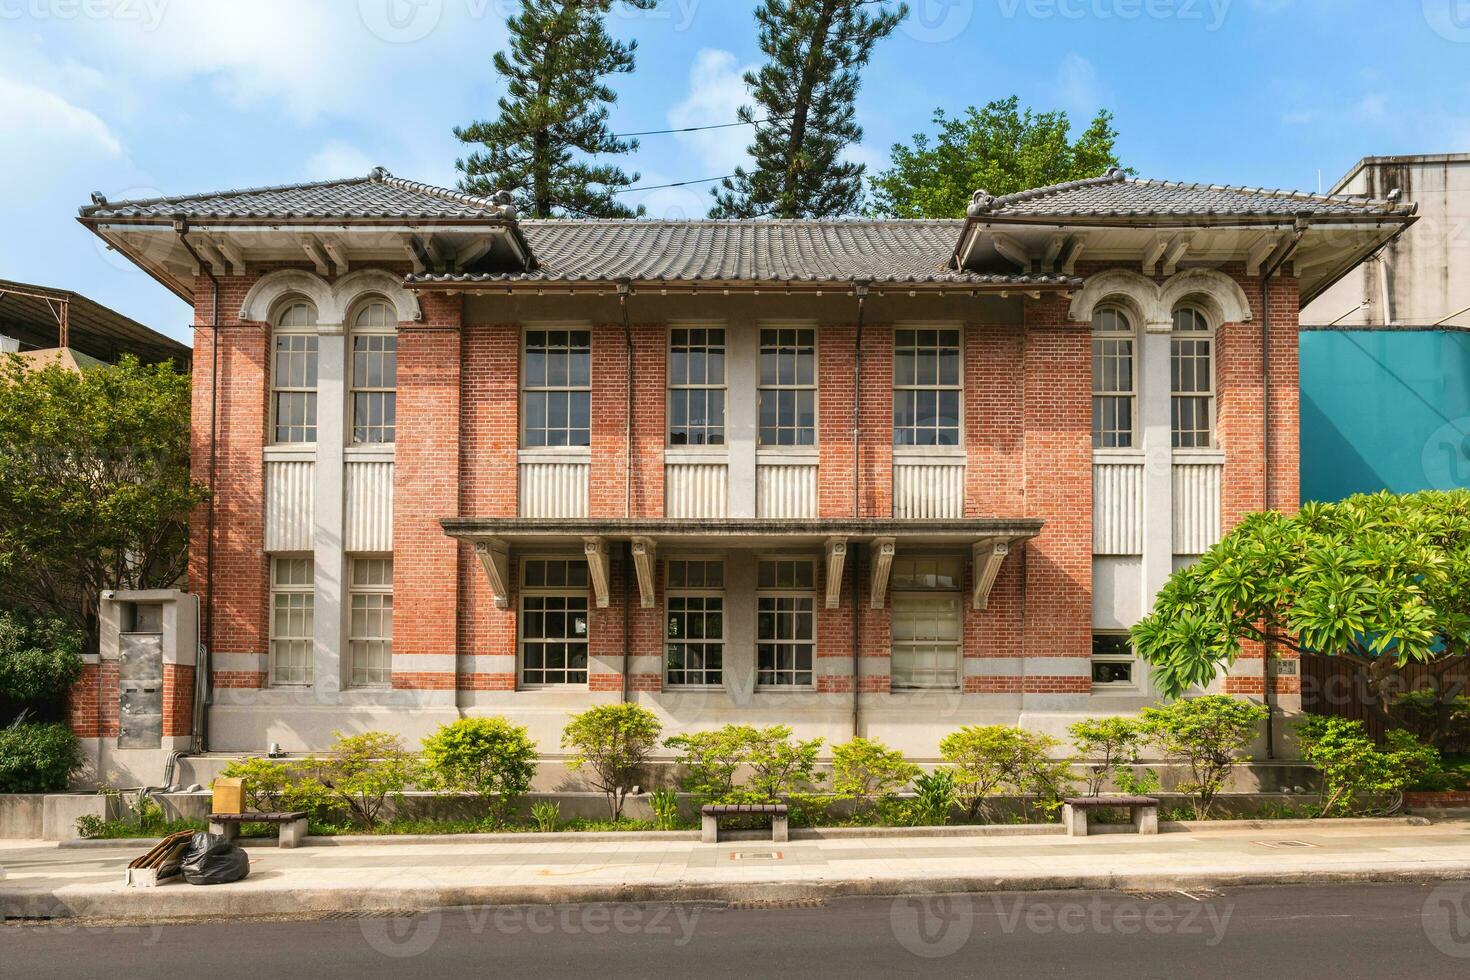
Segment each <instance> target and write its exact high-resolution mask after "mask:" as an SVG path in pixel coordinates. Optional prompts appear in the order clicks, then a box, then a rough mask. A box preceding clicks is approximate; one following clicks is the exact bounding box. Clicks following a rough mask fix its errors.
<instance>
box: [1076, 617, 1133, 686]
mask: <svg viewBox="0 0 1470 980" xmlns="http://www.w3.org/2000/svg"><path fill="white" fill-rule="evenodd" d="M1104 636H1107V637H1121V638H1122V639H1123V640H1125V641H1127V642H1128V651H1129V652H1128V653H1126V654H1122V653H1098V652H1097V640H1098V638H1099V637H1104ZM1098 664H1127V665H1128V667H1129V675H1128V676H1129V679H1128V680H1126V681H1099V680H1097V678H1096V677H1095V676H1093V673H1092V670H1091V669H1089V670H1088V677H1089V678H1090V679H1091V683H1092V692H1093V693H1094V694H1136V693H1138V692H1139V691H1141V690H1142V685H1141V684H1140V683H1139V672H1140V670H1141V665H1140V661H1139V659H1138V654H1137V653H1136V652H1135V651H1134V650H1133V643H1132V641H1131V640H1129V639H1128V631H1127V630H1104V629H1095V630H1093V631H1092V659H1091V661H1090V667H1095V666H1097V665H1098Z"/></svg>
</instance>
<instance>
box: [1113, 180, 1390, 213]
mask: <svg viewBox="0 0 1470 980" xmlns="http://www.w3.org/2000/svg"><path fill="white" fill-rule="evenodd" d="M1128 182H1129V183H1130V184H1151V185H1153V186H1155V187H1168V188H1175V189H1180V190H1208V191H1228V192H1230V193H1232V194H1248V195H1256V196H1259V197H1276V198H1287V199H1290V200H1295V201H1322V202H1328V203H1331V202H1344V203H1365V204H1376V205H1379V206H1382V207H1389V206H1392V205H1397V204H1398V203H1399V202H1397V201H1393V200H1390V199H1389V198H1386V197H1374V196H1373V195H1371V194H1329V193H1325V192H1324V193H1319V192H1317V191H1297V190H1292V189H1290V188H1285V187H1249V186H1247V185H1245V184H1207V183H1205V182H1204V181H1198V180H1197V181H1193V182H1190V181H1184V180H1159V179H1157V178H1154V177H1129V178H1128Z"/></svg>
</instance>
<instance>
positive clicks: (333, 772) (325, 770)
mask: <svg viewBox="0 0 1470 980" xmlns="http://www.w3.org/2000/svg"><path fill="white" fill-rule="evenodd" d="M333 734H334V735H335V736H336V738H337V741H336V742H335V743H334V744H333V745H332V748H331V750H330V751H329V752H328V753H327V755H326V756H325V757H323V758H319V759H313V760H312V762H313V764H314V765H315V766H316V768H317V779H318V780H319V781H320V783H321V786H322V788H323V789H324V790H325V796H326V799H327V801H328V802H329V804H330V805H332V806H335V807H337V808H339V809H341V810H344V811H346V812H347V813H348V814H350V815H351V817H352V821H353V823H355V824H357V825H358V826H359V827H365V828H368V829H372V828H373V827H375V826H377V824H378V821H379V819H380V818H381V817H382V814H383V808H384V807H385V806H386V805H387V803H388V801H389V800H390V799H401V798H402V796H403V791H404V790H405V789H407V788H408V786H409V784H410V783H412V782H413V779H414V776H415V775H416V773H417V769H418V767H417V766H416V765H415V763H414V759H413V756H411V755H409V754H408V752H407V751H406V750H405V749H404V747H403V742H402V741H400V740H399V738H398V736H397V735H393V734H390V733H388V732H363V733H362V734H360V735H345V734H343V733H342V732H334V733H333Z"/></svg>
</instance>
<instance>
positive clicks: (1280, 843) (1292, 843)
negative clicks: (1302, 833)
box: [1256, 840, 1317, 847]
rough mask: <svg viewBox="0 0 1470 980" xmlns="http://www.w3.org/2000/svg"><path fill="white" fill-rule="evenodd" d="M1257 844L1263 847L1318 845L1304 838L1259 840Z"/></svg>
mask: <svg viewBox="0 0 1470 980" xmlns="http://www.w3.org/2000/svg"><path fill="white" fill-rule="evenodd" d="M1256 843H1257V844H1260V845H1261V846H1262V847H1316V846H1317V845H1316V844H1310V843H1308V842H1307V841H1304V840H1258V841H1256Z"/></svg>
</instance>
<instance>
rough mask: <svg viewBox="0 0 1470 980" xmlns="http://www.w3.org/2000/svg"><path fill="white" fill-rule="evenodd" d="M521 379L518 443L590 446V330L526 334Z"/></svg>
mask: <svg viewBox="0 0 1470 980" xmlns="http://www.w3.org/2000/svg"><path fill="white" fill-rule="evenodd" d="M521 378H522V382H521V384H522V386H523V391H522V395H521V418H522V419H523V420H524V426H525V432H524V436H523V441H522V445H524V446H525V447H526V448H528V449H534V448H539V447H543V446H590V445H591V444H592V333H591V331H588V330H528V331H526V351H525V358H524V361H523V363H522V365H521Z"/></svg>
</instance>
